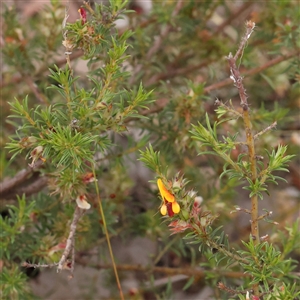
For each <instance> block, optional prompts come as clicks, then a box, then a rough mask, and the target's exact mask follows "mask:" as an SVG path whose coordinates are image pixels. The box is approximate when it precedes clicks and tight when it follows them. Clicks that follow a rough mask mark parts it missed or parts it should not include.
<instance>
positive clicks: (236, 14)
mask: <svg viewBox="0 0 300 300" xmlns="http://www.w3.org/2000/svg"><path fill="white" fill-rule="evenodd" d="M252 5H253V2H246V3H244V4H243V5H242V6H241V7H239V8H238V9H237V10H236V11H235V12H233V14H232V15H231V16H230V17H229V18H226V20H225V21H224V22H223V23H222V24H220V25H219V26H218V27H217V29H216V31H215V33H220V32H222V31H223V29H224V28H225V27H226V26H228V25H229V24H231V23H232V22H233V21H234V20H235V19H236V18H238V17H240V16H241V14H242V13H243V12H244V11H245V10H247V9H248V8H249V7H250V6H252Z"/></svg>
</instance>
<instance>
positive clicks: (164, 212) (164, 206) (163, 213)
mask: <svg viewBox="0 0 300 300" xmlns="http://www.w3.org/2000/svg"><path fill="white" fill-rule="evenodd" d="M160 213H161V214H162V215H163V216H165V215H166V214H167V205H166V204H163V205H162V206H161V208H160Z"/></svg>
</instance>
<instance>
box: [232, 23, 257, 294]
mask: <svg viewBox="0 0 300 300" xmlns="http://www.w3.org/2000/svg"><path fill="white" fill-rule="evenodd" d="M254 28H255V23H254V22H252V21H247V22H246V32H245V34H244V35H243V36H242V38H241V42H240V45H239V48H238V50H237V52H236V54H235V55H234V56H232V54H231V53H230V54H229V56H228V58H227V59H228V62H229V66H230V73H231V76H230V79H231V80H233V82H234V85H235V87H236V88H237V89H238V92H239V96H240V100H241V106H242V109H243V121H244V127H245V132H246V142H247V146H248V157H249V159H248V160H249V163H250V171H251V181H252V182H253V183H255V182H256V180H257V162H256V154H255V144H254V136H253V132H252V122H251V117H250V111H249V104H248V101H247V99H248V96H247V94H246V89H245V87H244V85H243V77H242V76H241V73H240V70H239V67H237V65H236V62H237V60H238V59H239V58H240V57H242V54H243V51H244V49H245V46H246V44H247V42H248V39H249V38H250V36H251V34H252V32H253V30H254ZM250 224H251V236H252V239H253V243H254V245H257V244H259V242H260V238H259V227H258V196H257V194H255V195H252V196H251V220H250ZM253 291H254V295H255V296H259V287H258V284H257V283H255V284H253Z"/></svg>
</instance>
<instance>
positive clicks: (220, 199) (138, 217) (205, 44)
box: [0, 0, 300, 299]
mask: <svg viewBox="0 0 300 300" xmlns="http://www.w3.org/2000/svg"><path fill="white" fill-rule="evenodd" d="M132 7H133V6H132V4H130V3H125V2H124V1H117V0H116V1H113V0H111V1H110V3H109V5H108V6H104V5H102V4H96V3H94V4H93V5H90V4H89V3H86V2H84V3H83V4H82V6H81V8H80V9H79V15H78V20H77V21H74V22H68V12H67V11H65V9H64V6H62V5H61V4H60V3H59V2H58V1H52V2H51V6H49V7H47V8H45V9H44V10H43V11H41V12H40V14H39V15H38V16H37V17H36V18H33V19H29V20H27V21H26V22H24V23H23V24H21V23H20V21H19V19H18V14H17V11H16V10H14V9H12V8H6V9H5V10H4V12H3V16H2V18H3V20H4V45H3V47H2V53H3V54H2V56H3V70H4V72H3V81H2V94H1V102H2V112H1V117H2V120H4V119H6V122H2V124H1V126H2V128H1V130H2V132H3V135H2V140H1V144H2V148H4V146H6V148H5V150H3V151H2V155H1V170H2V173H3V174H2V179H3V181H2V186H1V195H2V200H3V205H2V208H1V209H2V217H1V219H0V222H1V224H0V226H1V268H2V273H1V293H2V295H1V296H2V297H3V298H4V299H6V298H7V299H31V298H32V297H33V296H32V294H31V292H30V290H29V288H28V285H27V284H26V280H27V279H26V276H25V275H24V272H23V271H24V270H23V269H22V268H21V266H23V268H24V267H32V266H33V267H45V268H46V267H55V268H57V270H58V271H61V270H63V271H67V272H69V273H70V276H73V271H74V268H76V264H80V254H89V253H90V252H89V251H91V249H95V247H97V249H98V250H99V253H101V251H103V249H104V248H107V247H108V249H109V253H110V256H111V261H112V263H111V268H112V269H113V270H114V274H115V276H114V277H115V282H116V284H117V286H118V289H119V295H117V296H115V297H116V298H121V299H122V298H123V299H131V298H132V299H143V288H141V289H140V290H139V291H136V292H135V293H134V295H131V294H132V293H131V294H130V293H127V292H126V291H123V289H122V287H121V282H120V279H119V271H120V270H122V265H118V264H116V262H115V259H114V255H113V251H114V249H113V248H112V246H111V243H110V240H111V239H112V238H113V237H114V236H122V237H123V238H124V239H125V240H130V239H131V238H133V237H135V236H144V237H148V238H149V239H153V240H156V239H158V240H160V246H159V248H158V249H159V250H158V253H155V255H156V258H154V259H153V263H152V264H151V265H149V266H131V269H132V270H135V269H137V270H141V271H144V272H145V274H147V276H149V278H152V279H153V277H151V276H152V275H153V274H155V272H157V271H159V272H162V273H164V274H166V275H168V274H169V275H172V274H178V273H179V274H187V275H188V276H189V277H190V279H189V280H188V281H187V282H186V284H185V286H184V289H189V288H193V287H194V288H196V287H197V286H199V285H200V283H201V284H203V283H202V280H203V278H205V284H206V285H208V286H210V287H211V288H212V290H213V291H214V297H215V298H216V299H297V297H299V286H297V281H298V280H299V265H298V264H297V259H299V255H300V253H299V222H297V221H296V222H294V223H291V222H290V221H289V220H290V219H288V214H289V215H293V214H296V213H297V211H299V203H298V204H297V203H296V202H294V203H295V205H294V206H293V207H290V208H289V209H288V210H287V213H286V214H285V215H284V214H282V215H280V214H279V213H277V215H276V217H274V216H272V210H276V206H278V205H280V202H282V201H285V199H280V200H276V199H272V208H271V209H269V208H268V209H265V210H264V211H262V209H264V208H265V207H264V201H261V200H264V198H265V195H266V194H270V195H271V196H272V194H274V183H275V184H282V183H281V182H280V181H279V182H278V180H280V179H283V181H286V179H285V178H287V179H288V180H287V183H288V186H289V185H291V184H294V185H295V186H297V180H299V179H297V171H295V170H297V168H296V167H297V164H299V161H298V159H299V157H294V156H295V154H298V150H299V148H298V146H299V141H298V140H297V137H298V135H297V132H296V129H297V128H298V127H299V120H297V117H298V110H297V109H298V106H299V103H298V102H297V99H299V97H300V94H299V70H298V69H299V68H298V60H297V59H298V58H297V51H298V50H299V40H298V39H297V35H299V27H298V26H299V25H298V24H297V22H295V20H297V18H299V11H298V10H297V9H296V8H297V3H296V2H293V1H286V2H283V1H281V2H278V3H276V2H272V3H270V2H269V1H266V2H261V3H251V2H249V3H248V2H247V3H245V4H239V5H238V3H233V2H225V1H214V2H205V3H204V2H201V3H199V2H194V1H176V2H172V1H165V2H161V3H154V4H153V8H152V11H151V12H150V13H149V14H148V15H147V14H137V13H136V12H134V11H132V10H130V9H131V8H132ZM220 16H221V17H222V22H221V23H220V24H219V25H216V23H215V21H216V20H217V19H218V17H220ZM250 18H252V19H253V21H247V22H246V20H249V19H250ZM118 19H125V20H127V21H128V24H127V25H126V27H123V28H119V29H117V28H116V26H115V24H116V21H117V20H118ZM254 22H255V23H256V25H255V23H254ZM245 24H246V26H245ZM61 44H62V45H63V46H62V45H61ZM62 47H63V48H62ZM231 52H232V53H233V54H229V53H231ZM225 56H227V57H225ZM78 58H79V61H82V60H83V61H84V62H85V64H86V66H87V71H86V72H83V73H82V72H80V68H79V67H78V66H77V63H78ZM246 88H247V92H246V90H245V89H246ZM216 99H217V100H216ZM219 99H220V100H219ZM7 101H8V103H6V102H7ZM7 115H9V118H6V117H7ZM298 139H299V137H298ZM288 144H289V147H287V145H288ZM292 158H293V160H292V162H291V159H292ZM138 161H142V162H143V163H144V164H145V165H146V166H147V167H148V168H149V169H150V170H152V171H153V174H150V176H149V175H147V174H146V175H145V172H146V171H145V170H143V169H141V166H140V165H139V164H138ZM136 165H137V167H136ZM22 169H23V170H22ZM288 170H291V175H289V177H286V173H285V171H288ZM133 173H134V175H132V174H133ZM148 177H149V178H148ZM147 180H150V181H153V183H154V184H153V185H152V184H150V185H148V186H147V187H145V182H146V181H147ZM285 185H286V186H287V184H285ZM142 187H144V190H143V189H142ZM239 187H242V188H243V189H245V190H246V191H247V194H246V195H247V198H249V199H246V202H242V201H241V198H240V197H238V196H239V195H240V194H235V191H236V190H238V188H239ZM196 191H197V192H196ZM141 195H142V196H141ZM157 195H158V197H157ZM245 203H246V205H245V207H244V204H245ZM160 213H161V214H162V215H163V216H164V218H163V222H162V220H161V218H160V217H159V214H160ZM240 214H244V215H243V218H247V219H249V221H250V223H249V228H248V227H247V226H245V228H244V229H243V230H240V231H239V230H234V227H235V222H236V216H238V215H240ZM265 221H266V222H265ZM276 224H277V225H276ZM266 225H271V226H269V227H268V226H266ZM277 227H279V228H277ZM228 232H231V233H230V234H229V233H228ZM171 233H172V234H175V235H171V236H170V234H171ZM75 235H76V236H75ZM103 237H104V239H103ZM103 240H104V241H106V243H107V246H106V244H104V243H103ZM75 249H76V250H75ZM168 253H173V255H175V256H176V257H180V258H181V263H179V264H177V265H173V268H169V267H170V266H169V265H167V263H166V262H165V261H164V260H161V257H162V256H163V255H167V254H168ZM137 255H138V254H137ZM158 262H160V263H162V264H164V267H165V268H159V267H158V266H157V264H158ZM85 263H86V262H85ZM88 264H89V265H91V266H93V264H92V262H90V263H88ZM186 264H187V265H188V266H189V268H184V267H183V266H184V265H186ZM199 266H201V270H199V268H198V267H199ZM95 267H99V266H95ZM297 268H298V269H297ZM123 269H126V268H125V266H123ZM146 271H147V272H146ZM149 272H150V273H149ZM149 274H150V275H149ZM151 274H152V275H151ZM152 293H153V297H155V298H157V299H162V298H163V299H172V289H171V286H170V285H167V287H166V288H165V289H158V288H155V286H153V287H152ZM95 297H96V296H95ZM137 297H139V298H137Z"/></svg>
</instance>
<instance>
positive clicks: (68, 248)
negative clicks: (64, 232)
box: [57, 206, 84, 272]
mask: <svg viewBox="0 0 300 300" xmlns="http://www.w3.org/2000/svg"><path fill="white" fill-rule="evenodd" d="M83 212H84V210H82V209H81V208H79V207H78V206H77V207H76V209H75V211H74V215H73V221H72V223H71V226H70V232H69V236H68V239H67V242H66V248H65V250H64V252H63V254H62V256H61V259H60V261H59V262H58V266H57V272H59V271H61V270H62V269H63V268H64V267H65V263H66V261H67V258H68V256H69V254H70V252H71V250H72V248H74V238H75V232H76V227H77V224H78V221H79V219H80V217H81V216H82V215H83ZM72 252H73V251H72Z"/></svg>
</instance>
